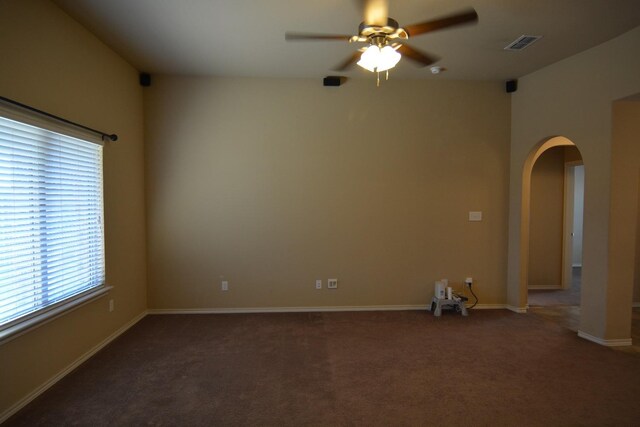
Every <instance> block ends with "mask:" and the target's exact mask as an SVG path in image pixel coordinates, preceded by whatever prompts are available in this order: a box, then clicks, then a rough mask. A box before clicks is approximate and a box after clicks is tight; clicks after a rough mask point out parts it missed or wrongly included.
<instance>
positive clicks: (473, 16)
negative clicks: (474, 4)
mask: <svg viewBox="0 0 640 427" xmlns="http://www.w3.org/2000/svg"><path fill="white" fill-rule="evenodd" d="M477 21H478V14H477V13H476V11H475V10H473V9H470V10H468V11H465V12H462V13H456V14H455V15H450V16H445V17H444V18H439V19H434V20H432V21H427V22H421V23H419V24H413V25H406V26H403V27H402V28H404V29H405V31H406V32H407V34H409V37H414V36H417V35H420V34H424V33H430V32H432V31H436V30H442V29H444V28H448V27H454V26H456V25H463V24H471V23H474V22H477Z"/></svg>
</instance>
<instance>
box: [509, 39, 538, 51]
mask: <svg viewBox="0 0 640 427" xmlns="http://www.w3.org/2000/svg"><path fill="white" fill-rule="evenodd" d="M541 38H542V36H520V37H518V38H517V39H515V40H514V41H512V42H511V43H509V44H508V45H507V47H505V48H504V50H522V49H524V48H525V47H528V46H531V45H532V44H533V43H535V42H536V41H537V40H538V39H541Z"/></svg>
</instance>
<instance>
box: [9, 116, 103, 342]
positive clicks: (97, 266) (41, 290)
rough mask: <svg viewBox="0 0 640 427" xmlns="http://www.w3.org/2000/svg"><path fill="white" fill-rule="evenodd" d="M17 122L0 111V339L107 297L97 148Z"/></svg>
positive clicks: (99, 150) (49, 129) (47, 128)
mask: <svg viewBox="0 0 640 427" xmlns="http://www.w3.org/2000/svg"><path fill="white" fill-rule="evenodd" d="M9 117H11V118H9ZM16 117H20V118H22V116H21V115H20V114H17V115H16V114H13V115H11V114H7V112H6V111H4V110H3V109H0V339H1V338H2V337H3V334H4V335H6V334H8V333H9V332H11V333H13V332H15V331H17V330H22V329H24V327H26V326H25V325H27V326H29V324H33V323H37V322H39V321H40V320H41V319H44V318H49V317H51V316H53V315H55V314H57V313H59V312H61V311H64V310H66V308H68V307H69V306H70V305H73V303H74V302H75V303H76V304H79V303H80V302H82V301H84V300H86V299H88V298H89V297H95V296H96V295H97V293H99V292H102V293H104V292H105V291H106V290H105V285H104V280H105V266H104V223H103V193H102V145H101V144H99V143H95V142H94V141H90V140H89V138H85V139H82V138H77V137H76V135H73V134H72V133H71V132H67V133H61V132H59V131H58V129H56V128H55V127H54V126H49V125H48V124H47V123H46V120H43V121H40V120H39V119H38V118H35V119H33V120H16V119H15V118H16ZM27 118H29V117H27ZM34 123H37V124H38V125H34ZM40 124H44V125H43V126H40Z"/></svg>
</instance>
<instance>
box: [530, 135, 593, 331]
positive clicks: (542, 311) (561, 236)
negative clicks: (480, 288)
mask: <svg viewBox="0 0 640 427" xmlns="http://www.w3.org/2000/svg"><path fill="white" fill-rule="evenodd" d="M524 174H525V177H526V179H525V182H526V183H527V188H526V189H525V190H526V191H525V192H524V194H525V197H527V202H526V203H525V206H526V207H527V208H528V212H527V216H528V230H527V231H528V233H526V237H527V242H526V248H527V251H526V252H527V253H526V259H525V260H523V261H524V262H525V265H526V270H525V271H526V274H524V275H523V277H522V279H523V291H524V292H526V295H527V305H528V307H529V311H531V312H533V313H535V314H538V315H541V316H543V317H548V318H552V319H554V320H556V321H558V320H561V323H564V324H565V326H567V327H569V328H570V329H572V330H574V331H577V330H578V327H579V321H580V290H581V279H582V222H583V212H584V166H583V163H582V156H581V154H580V151H579V150H578V148H577V147H576V146H575V145H574V144H573V143H572V142H571V141H569V140H568V139H566V138H562V137H557V138H552V139H550V140H549V141H547V142H545V143H543V144H541V146H540V147H538V149H537V150H534V152H533V153H532V154H531V156H530V159H529V162H528V168H527V167H526V166H525V171H524Z"/></svg>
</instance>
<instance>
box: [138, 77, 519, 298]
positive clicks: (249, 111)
mask: <svg viewBox="0 0 640 427" xmlns="http://www.w3.org/2000/svg"><path fill="white" fill-rule="evenodd" d="M145 92H146V94H145V106H146V110H145V113H146V120H145V124H146V133H147V139H146V141H147V142H146V143H147V150H146V152H147V157H146V162H147V163H146V165H147V183H148V186H147V190H148V191H147V206H148V261H149V268H148V274H149V305H150V308H156V309H193V308H252V307H260V308H274V307H276V308H277V307H352V306H360V307H361V306H377V305H384V306H389V305H398V306H399V305H426V303H427V301H428V299H429V298H430V297H431V296H432V295H433V283H434V281H435V280H437V279H440V278H449V279H450V281H451V282H453V283H457V284H458V285H459V286H460V285H461V283H462V282H463V280H464V278H465V277H467V276H472V277H473V278H474V280H475V282H476V286H475V288H474V289H475V291H476V293H477V294H478V296H479V297H480V301H481V303H489V304H491V303H494V304H500V303H504V302H505V298H506V294H505V274H504V272H505V269H506V265H505V254H506V238H507V236H506V220H507V206H506V203H507V177H508V161H509V157H508V156H509V154H508V153H509V152H508V144H509V120H510V118H509V114H510V113H509V110H510V100H509V95H507V94H505V92H504V89H503V87H502V84H499V83H476V82H448V81H434V80H430V81H400V80H394V79H393V76H392V77H391V79H390V80H389V81H385V82H384V83H383V84H382V85H381V87H379V88H376V87H375V79H374V77H373V75H372V76H371V78H370V79H362V80H349V81H348V82H347V83H346V84H344V85H343V86H340V87H329V88H328V87H323V86H322V84H321V82H320V81H319V80H307V79H249V78H246V79H244V78H195V77H167V76H154V81H153V85H152V86H151V87H150V88H148V89H146V91H145ZM469 211H482V213H483V218H482V221H481V222H469V221H468V214H469ZM328 278H337V279H338V280H339V286H338V289H337V290H328V289H326V284H327V279H328ZM316 279H321V280H322V281H323V289H322V290H316V289H315V286H314V285H315V280H316ZM222 280H226V281H228V282H229V291H226V292H223V291H221V290H220V282H221V281H222Z"/></svg>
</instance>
